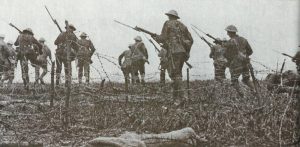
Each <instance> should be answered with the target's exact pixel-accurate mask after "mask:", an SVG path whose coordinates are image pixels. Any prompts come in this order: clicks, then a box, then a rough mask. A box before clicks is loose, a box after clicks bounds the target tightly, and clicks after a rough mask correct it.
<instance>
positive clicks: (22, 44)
mask: <svg viewBox="0 0 300 147" xmlns="http://www.w3.org/2000/svg"><path fill="white" fill-rule="evenodd" d="M33 35H34V34H33V32H32V30H31V29H30V28H27V29H25V30H23V32H22V34H20V35H19V36H18V38H17V40H16V42H15V46H19V51H18V54H19V55H18V56H19V60H20V62H21V70H22V79H23V84H24V87H25V89H27V90H28V89H29V85H28V84H29V75H28V60H29V61H30V62H31V64H36V63H37V56H38V54H42V48H43V46H42V45H41V44H40V43H39V42H38V41H37V40H36V39H35V38H34V37H33ZM34 46H35V47H34ZM37 53H38V54H37Z"/></svg>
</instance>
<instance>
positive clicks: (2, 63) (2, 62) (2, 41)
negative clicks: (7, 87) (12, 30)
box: [0, 34, 6, 79]
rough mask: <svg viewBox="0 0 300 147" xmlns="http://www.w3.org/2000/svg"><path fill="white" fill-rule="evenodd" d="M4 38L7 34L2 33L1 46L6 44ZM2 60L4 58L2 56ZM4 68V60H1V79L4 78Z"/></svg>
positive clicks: (0, 37)
mask: <svg viewBox="0 0 300 147" xmlns="http://www.w3.org/2000/svg"><path fill="white" fill-rule="evenodd" d="M4 38H5V35H4V34H0V42H1V46H2V44H5V42H4ZM5 45H6V44H5ZM1 60H2V57H1ZM3 68H4V60H2V61H0V79H1V78H2V75H3Z"/></svg>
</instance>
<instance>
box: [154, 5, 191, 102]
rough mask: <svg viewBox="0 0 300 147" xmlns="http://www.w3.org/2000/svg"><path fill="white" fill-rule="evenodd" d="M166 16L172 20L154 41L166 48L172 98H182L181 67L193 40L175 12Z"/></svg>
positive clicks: (165, 24)
mask: <svg viewBox="0 0 300 147" xmlns="http://www.w3.org/2000/svg"><path fill="white" fill-rule="evenodd" d="M166 15H168V16H169V18H170V17H173V19H171V18H170V19H169V20H168V21H166V22H165V23H164V25H163V28H162V31H161V35H158V36H156V37H155V39H156V40H157V41H158V42H159V43H163V44H165V45H166V46H167V48H166V49H167V52H168V53H167V58H168V72H169V76H170V78H171V79H172V81H173V84H172V85H173V98H175V99H176V98H183V91H182V89H181V82H182V67H183V64H184V62H185V61H187V60H188V58H189V53H190V49H191V46H192V44H193V38H192V36H191V34H190V32H189V31H188V29H187V27H186V26H185V25H184V24H183V23H181V22H180V21H179V20H177V19H179V17H178V14H177V12H176V11H174V10H171V11H169V12H168V13H166ZM174 17H175V18H174Z"/></svg>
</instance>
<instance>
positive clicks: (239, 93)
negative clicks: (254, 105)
mask: <svg viewBox="0 0 300 147" xmlns="http://www.w3.org/2000/svg"><path fill="white" fill-rule="evenodd" d="M232 86H233V87H234V89H235V90H236V92H237V93H238V95H239V96H240V97H241V98H244V94H243V92H242V91H241V88H240V85H239V84H238V83H234V84H232Z"/></svg>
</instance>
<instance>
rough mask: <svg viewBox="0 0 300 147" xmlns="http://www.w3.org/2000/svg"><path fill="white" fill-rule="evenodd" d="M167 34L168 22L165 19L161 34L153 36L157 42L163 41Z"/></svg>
mask: <svg viewBox="0 0 300 147" xmlns="http://www.w3.org/2000/svg"><path fill="white" fill-rule="evenodd" d="M167 36H168V24H167V21H166V22H165V23H164V25H163V28H162V30H161V34H160V35H158V36H156V37H155V41H157V42H158V43H164V41H165V40H166V38H167Z"/></svg>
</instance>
